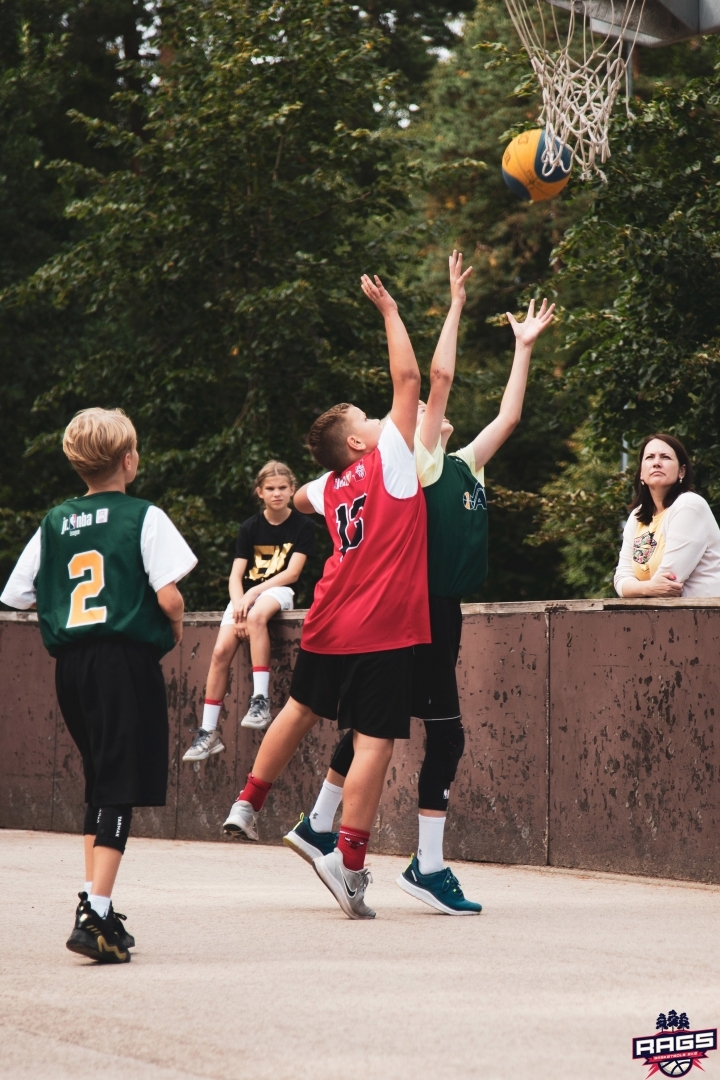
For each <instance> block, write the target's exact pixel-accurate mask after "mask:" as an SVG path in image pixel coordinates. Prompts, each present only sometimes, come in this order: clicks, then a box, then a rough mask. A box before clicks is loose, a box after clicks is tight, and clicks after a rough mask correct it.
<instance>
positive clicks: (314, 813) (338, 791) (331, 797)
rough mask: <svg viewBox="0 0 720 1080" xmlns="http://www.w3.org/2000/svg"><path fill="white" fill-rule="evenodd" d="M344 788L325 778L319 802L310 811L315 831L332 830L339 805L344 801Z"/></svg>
mask: <svg viewBox="0 0 720 1080" xmlns="http://www.w3.org/2000/svg"><path fill="white" fill-rule="evenodd" d="M342 797H343V789H342V788H341V787H338V786H337V784H331V783H330V782H329V781H328V780H323V786H322V787H321V788H320V794H319V795H318V797H317V802H316V803H315V805H314V806H313V808H312V810H311V811H310V824H311V825H312V827H313V829H314V830H315V832H332V827H333V821H334V820H335V813H336V811H337V808H338V806H339V805H340V803H341V802H342Z"/></svg>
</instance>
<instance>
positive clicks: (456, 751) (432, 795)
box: [418, 717, 465, 810]
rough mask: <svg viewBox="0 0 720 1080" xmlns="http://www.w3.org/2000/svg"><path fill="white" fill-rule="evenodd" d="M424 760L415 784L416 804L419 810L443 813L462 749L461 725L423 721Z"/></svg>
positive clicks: (462, 731)
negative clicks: (416, 792) (425, 740)
mask: <svg viewBox="0 0 720 1080" xmlns="http://www.w3.org/2000/svg"><path fill="white" fill-rule="evenodd" d="M425 731H426V733H427V742H426V745H425V758H424V760H423V763H422V767H421V769H420V777H419V781H418V800H419V805H420V808H421V809H422V810H447V808H448V801H449V798H450V785H451V784H452V782H453V781H454V779H455V776H456V774H457V767H458V764H459V762H460V758H461V757H462V755H463V750H464V749H465V732H464V730H463V726H462V721H461V720H460V718H459V717H458V718H457V719H454V720H427V721H426V722H425Z"/></svg>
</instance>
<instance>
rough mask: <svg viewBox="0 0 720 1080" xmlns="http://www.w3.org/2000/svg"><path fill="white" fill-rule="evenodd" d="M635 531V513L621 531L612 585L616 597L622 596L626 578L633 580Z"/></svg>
mask: <svg viewBox="0 0 720 1080" xmlns="http://www.w3.org/2000/svg"><path fill="white" fill-rule="evenodd" d="M636 531H637V517H636V516H635V513H634V511H633V513H632V514H631V515H630V517H629V518H628V519H627V521H626V522H625V528H624V529H623V538H622V547H621V548H620V557H619V558H618V564H617V566H616V567H615V577H614V580H613V584H614V585H615V592H616V593H617V594H618V596H623V595H624V593H623V582H624V581H627V579H628V578H633V580H634V579H635V571H634V569H633V541H634V540H635V533H636Z"/></svg>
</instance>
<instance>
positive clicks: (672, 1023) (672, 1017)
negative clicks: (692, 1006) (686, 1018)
mask: <svg viewBox="0 0 720 1080" xmlns="http://www.w3.org/2000/svg"><path fill="white" fill-rule="evenodd" d="M678 1020H679V1018H678V1014H677V1013H676V1012H675V1010H674V1009H671V1010H670V1012H669V1013H668V1014H667V1026H668V1028H672V1029H673V1030H674V1029H675V1028H676V1027H678Z"/></svg>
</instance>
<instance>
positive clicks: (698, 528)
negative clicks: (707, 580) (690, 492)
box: [657, 504, 708, 582]
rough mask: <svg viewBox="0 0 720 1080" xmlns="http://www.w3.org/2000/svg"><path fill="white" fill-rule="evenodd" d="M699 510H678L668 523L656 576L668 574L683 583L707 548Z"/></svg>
mask: <svg viewBox="0 0 720 1080" xmlns="http://www.w3.org/2000/svg"><path fill="white" fill-rule="evenodd" d="M704 516H705V515H704V514H703V511H702V508H701V507H697V506H693V505H692V504H690V505H683V506H679V507H678V508H677V510H676V512H675V513H674V514H673V516H672V518H671V520H670V521H669V523H668V527H667V530H666V533H665V550H664V552H663V557H662V562H661V563H660V566H659V567H658V569H657V573H658V574H668V573H672V574H674V575H675V577H676V578H677V579H678V581H683V582H684V581H687V579H688V578H689V577H690V575H691V574H692V572H693V571H694V569H695V567H696V566H697V564H698V563H699V562H700V559H701V558H702V557H703V555H704V554H705V549H706V548H707V546H708V530H707V526H706V523H705V521H704Z"/></svg>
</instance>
